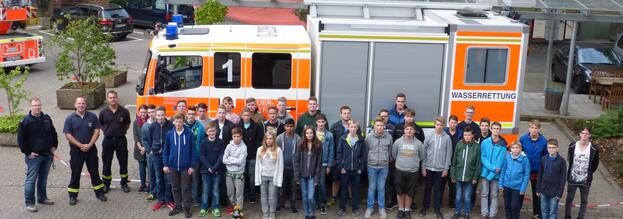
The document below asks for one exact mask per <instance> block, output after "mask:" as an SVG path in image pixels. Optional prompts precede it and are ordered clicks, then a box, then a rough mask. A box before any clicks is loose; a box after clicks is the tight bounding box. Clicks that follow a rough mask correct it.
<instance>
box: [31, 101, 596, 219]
mask: <svg viewBox="0 0 623 219" xmlns="http://www.w3.org/2000/svg"><path fill="white" fill-rule="evenodd" d="M113 94H114V96H115V100H116V93H113ZM108 95H109V96H108V100H109V101H110V100H111V98H110V96H111V93H110V92H109V93H108ZM79 99H80V98H79ZM79 99H77V100H76V108H77V112H78V111H80V110H82V111H84V109H79V104H78V102H79ZM82 101H84V99H82ZM221 103H222V105H220V106H219V107H218V109H217V112H216V118H214V119H211V118H209V117H208V116H207V112H208V107H207V105H206V104H204V103H199V104H197V105H196V106H188V104H187V102H186V101H184V100H181V101H179V102H177V104H176V107H175V113H174V115H173V116H172V117H171V118H170V119H167V118H166V115H167V112H166V111H167V109H166V108H165V107H162V106H154V105H141V106H138V115H137V118H136V119H135V120H134V124H133V125H132V129H133V135H134V158H135V159H136V160H137V161H138V163H139V165H138V166H139V173H140V174H139V175H140V187H139V192H145V193H149V195H148V198H147V200H150V201H156V203H155V204H154V206H153V210H154V211H156V210H159V209H161V208H163V207H168V208H170V209H171V210H170V212H169V215H170V216H174V215H177V214H180V213H184V216H185V217H191V216H192V213H191V207H192V206H193V205H195V206H198V207H200V211H199V215H200V216H207V215H209V214H212V215H213V216H216V217H220V216H221V214H222V213H221V210H220V208H221V203H223V199H222V197H223V195H224V194H226V197H227V199H228V202H229V203H228V205H226V206H227V208H226V209H227V210H226V212H225V213H226V214H232V213H240V212H242V210H243V209H244V206H245V205H244V196H245V195H246V196H248V201H249V202H250V203H255V202H256V200H257V199H256V197H257V196H258V195H259V197H260V202H261V209H262V211H261V212H262V218H265V219H266V218H270V219H273V218H275V217H276V212H277V211H279V210H280V209H284V208H285V202H286V200H288V199H289V201H290V210H291V211H292V213H297V212H298V210H297V208H296V200H297V198H296V196H297V194H299V193H298V192H297V187H300V195H301V197H300V198H301V199H302V202H303V209H304V216H305V218H306V219H308V218H310V219H311V218H316V215H315V211H316V210H317V209H319V210H320V214H322V215H325V214H327V208H328V207H331V206H333V205H336V204H337V205H338V206H339V210H338V213H337V217H342V216H345V215H346V214H347V211H346V209H347V208H346V207H347V204H348V201H349V200H350V201H351V208H352V214H353V215H354V216H355V217H360V216H361V215H360V210H359V202H360V198H359V196H360V194H359V193H360V192H359V188H360V185H361V180H362V178H363V177H364V174H367V178H366V179H367V184H368V189H367V205H366V210H365V213H364V214H363V217H365V218H372V217H375V218H387V217H388V215H387V212H386V209H391V208H394V207H396V206H397V207H398V213H397V218H398V219H403V218H405V219H409V218H411V214H412V211H415V209H416V205H415V203H416V199H418V197H416V196H418V188H417V187H418V184H419V182H420V181H423V182H425V183H424V184H425V186H423V188H424V192H423V194H422V195H421V196H422V199H421V200H422V202H421V203H422V208H421V210H420V211H419V216H421V217H424V216H426V215H427V212H428V210H429V208H430V203H431V196H433V211H434V215H435V217H436V218H444V215H443V214H442V212H441V204H442V197H443V193H444V190H445V186H446V185H448V193H449V196H448V200H449V205H450V207H451V208H454V212H455V213H454V215H453V216H452V218H453V219H454V218H461V217H463V218H469V217H470V211H471V210H472V208H473V207H474V206H475V201H476V191H475V190H476V189H478V188H480V190H479V191H480V196H481V197H480V200H481V203H480V204H481V217H482V218H496V217H497V214H498V196H499V194H498V193H499V191H500V190H503V196H504V200H503V201H504V210H505V216H506V218H511V219H516V218H519V216H520V209H521V206H522V204H523V200H524V198H523V197H524V194H525V192H526V190H527V188H528V184H530V185H531V187H532V189H531V190H532V202H533V217H534V218H557V207H558V202H559V200H560V199H561V198H562V197H563V191H564V187H565V185H567V199H566V202H565V219H567V218H571V217H570V215H571V206H572V203H573V199H574V196H575V192H576V190H577V189H579V190H580V197H581V207H580V210H579V215H578V218H583V217H584V214H585V211H586V206H587V199H588V191H589V188H590V185H591V181H592V174H593V173H594V172H595V170H596V169H597V166H598V163H599V157H598V156H599V155H598V151H597V150H595V146H594V145H592V144H591V140H590V128H588V127H585V128H582V129H581V130H580V140H579V141H577V142H573V143H571V144H570V145H569V148H568V149H569V153H568V156H567V159H565V158H563V157H562V156H561V155H559V154H558V150H559V145H558V141H557V140H556V139H553V138H552V139H546V138H545V137H544V136H543V135H542V134H541V133H540V128H541V125H540V123H539V121H537V120H534V121H531V122H530V124H529V132H528V133H526V134H524V135H522V136H521V137H520V138H519V140H518V141H515V142H511V143H508V142H507V141H506V140H505V139H504V138H503V137H502V136H501V130H502V125H501V124H500V123H499V122H492V121H490V120H489V119H487V118H486V117H482V118H481V119H480V121H479V122H476V121H474V120H473V118H474V115H475V113H476V112H475V108H474V107H473V106H471V105H468V106H467V107H466V109H465V119H464V120H463V121H461V122H459V120H458V117H457V116H456V115H451V116H449V118H448V122H447V123H446V119H445V118H443V117H437V118H435V121H434V130H433V131H432V132H430V133H428V134H425V132H424V131H423V129H422V128H421V127H419V126H418V125H417V124H416V123H415V111H414V110H412V109H411V108H408V107H407V106H406V95H405V94H403V93H399V94H397V95H396V97H395V105H394V106H393V107H392V108H391V109H390V110H386V109H382V110H380V112H379V113H378V115H377V116H376V117H375V118H374V119H373V120H372V121H371V123H370V124H369V126H367V127H368V130H369V131H366V130H365V129H362V128H361V127H362V125H364V124H360V123H359V122H358V121H355V120H353V119H351V108H350V107H349V106H342V107H340V108H339V113H340V119H339V120H338V121H336V122H334V123H333V124H332V125H331V126H329V121H328V120H327V117H326V115H325V114H323V113H321V112H320V110H318V100H317V99H316V98H315V97H310V98H309V99H308V104H307V111H306V112H305V113H303V114H302V115H300V116H299V117H298V120H297V121H295V120H294V119H293V118H292V116H291V115H290V114H289V113H288V112H287V100H286V99H285V98H283V97H280V98H278V99H277V104H276V106H270V107H268V110H267V114H268V118H265V117H264V115H263V114H262V113H260V112H259V111H258V107H257V103H256V100H255V99H254V98H248V99H246V101H245V105H244V107H243V109H242V110H241V113H240V115H237V114H236V113H234V112H233V109H234V102H233V100H232V98H231V97H224V98H223V100H222V102H221ZM32 104H33V101H32V100H31V113H29V115H31V114H32V110H33V107H32ZM117 107H120V106H117ZM83 113H84V112H83ZM86 113H88V111H87V112H86ZM39 114H41V113H40V101H39ZM100 115H102V113H100ZM39 116H41V115H39ZM46 116H47V115H46ZM72 116H73V114H72V115H70V117H72ZM93 116H94V114H93ZM70 117H68V120H70V119H69V118H70ZM47 118H49V116H48V117H47ZM121 120H123V119H120V121H121ZM50 123H51V121H50ZM67 123H68V122H67V121H66V122H65V126H66V127H65V128H64V133H65V134H66V135H67V134H68V133H70V131H71V130H68V128H67ZM94 123H96V124H93V125H91V124H89V127H92V128H100V124H99V123H98V122H97V120H95V121H94ZM124 124H125V123H124ZM52 128H53V126H52ZM105 128H106V127H104V128H103V129H105ZM115 128H125V129H126V130H127V129H129V128H130V127H129V125H128V126H127V127H126V126H119V127H117V126H115ZM105 133H106V132H105ZM54 135H56V133H55V132H54ZM70 135H71V134H70ZM105 135H106V134H105ZM94 139H95V140H97V137H96V136H95V135H94V136H92V138H88V139H85V140H84V141H86V142H89V141H90V142H89V143H84V141H82V143H81V141H79V140H77V139H70V137H69V136H68V140H69V142H70V145H79V144H85V146H84V147H85V148H86V151H85V150H83V149H85V148H83V147H82V146H80V145H79V146H78V147H77V148H78V149H80V150H82V151H83V152H84V153H86V152H87V151H88V149H90V148H91V147H92V146H93V144H94V142H95V140H94ZM23 144H24V145H28V144H29V143H23ZM56 144H58V142H57V143H56ZM20 147H22V144H20ZM26 148H28V147H27V146H26ZM55 148H56V146H55V147H54V148H53V149H55ZM93 148H95V147H93ZM53 149H52V150H50V151H53ZM22 152H23V153H24V154H26V162H27V164H28V165H30V164H29V163H28V161H29V160H28V159H30V158H32V155H31V154H30V153H28V152H29V151H28V150H24V147H22ZM72 153H74V150H72ZM126 153H127V152H126ZM96 154H97V152H95V158H94V159H95V164H96V165H95V166H96V167H95V174H93V173H91V172H92V170H91V168H89V172H90V173H91V179H92V184H93V186H94V189H95V190H96V196H97V197H98V199H100V200H102V201H105V199H106V198H105V196H104V195H103V193H105V192H107V191H108V190H109V186H110V182H109V183H107V184H106V185H102V186H103V187H105V189H103V190H104V191H105V192H101V191H100V192H98V189H99V188H97V187H98V186H99V185H100V183H99V182H97V180H99V175H97V169H96V168H97V155H96ZM80 155H82V154H80ZM102 156H104V155H102ZM117 156H118V157H119V152H117ZM126 156H127V155H126ZM86 158H90V159H93V158H92V157H88V156H87V157H86ZM73 159H74V158H73V157H72V160H73ZM567 160H568V161H569V165H568V167H567ZM85 162H86V163H87V167H89V161H88V159H85ZM119 162H120V165H121V163H122V159H120V160H119ZM126 162H127V160H126ZM72 166H73V165H72ZM121 166H123V165H121ZM126 166H127V164H126ZM81 169H82V163H80V170H81ZM121 174H122V177H123V174H124V171H123V168H122V171H121ZM125 174H126V175H127V170H125ZM45 175H46V176H47V173H46V174H45ZM73 175H74V173H73V168H72V182H73V181H74V176H73ZM421 177H423V178H424V180H420V178H421ZM27 178H28V177H27ZM94 178H95V179H94ZM78 180H79V174H78ZM44 181H45V180H44ZM30 183H31V184H30V185H29V181H28V179H27V182H26V186H25V194H26V205H27V210H29V208H28V207H29V204H30V205H31V206H34V201H33V200H34V194H33V193H34V181H33V182H30ZM38 183H41V180H39V182H38ZM121 183H122V190H123V191H124V192H129V188H127V176H126V179H125V180H124V179H123V178H122V180H121ZM43 184H45V182H43ZM329 185H330V186H331V188H330V190H329V189H328V187H329ZM386 185H387V186H386ZM44 186H45V185H44ZM256 187H259V191H257V189H256ZM37 189H39V191H38V193H37V195H38V198H39V203H40V204H46V203H45V202H51V201H49V200H48V199H47V197H46V195H45V188H43V190H44V191H43V194H40V193H41V189H42V188H41V187H40V186H37ZM71 189H72V184H71V183H70V189H69V192H70V204H72V205H75V204H76V199H75V197H77V191H76V192H75V196H73V199H72V191H71ZM258 192H259V194H257V193H258ZM386 193H387V196H386ZM338 195H339V198H338ZM288 196H289V197H288ZM329 196H330V197H329ZM102 197H103V198H102ZM29 198H30V199H29ZM72 200H73V203H72ZM386 201H387V203H386ZM338 202H339V204H338ZM52 204H53V202H52ZM375 204H376V207H377V208H378V216H377V215H374V208H375ZM35 211H36V209H35ZM247 216H249V215H247ZM252 217H253V216H252Z"/></svg>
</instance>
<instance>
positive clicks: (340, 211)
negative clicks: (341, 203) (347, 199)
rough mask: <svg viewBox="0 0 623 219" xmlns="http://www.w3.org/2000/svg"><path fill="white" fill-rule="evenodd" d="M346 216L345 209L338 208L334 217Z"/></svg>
mask: <svg viewBox="0 0 623 219" xmlns="http://www.w3.org/2000/svg"><path fill="white" fill-rule="evenodd" d="M344 216H346V210H345V209H340V210H339V211H337V217H335V218H340V217H344Z"/></svg>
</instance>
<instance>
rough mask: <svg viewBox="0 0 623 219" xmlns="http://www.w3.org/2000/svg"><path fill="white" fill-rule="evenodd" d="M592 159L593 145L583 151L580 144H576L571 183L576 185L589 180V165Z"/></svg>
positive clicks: (589, 144)
mask: <svg viewBox="0 0 623 219" xmlns="http://www.w3.org/2000/svg"><path fill="white" fill-rule="evenodd" d="M590 157H591V143H588V146H587V147H586V149H584V150H582V149H581V148H580V145H579V144H578V143H575V149H574V152H573V164H571V165H572V166H571V181H572V182H576V183H583V182H586V180H587V179H588V165H589V163H590Z"/></svg>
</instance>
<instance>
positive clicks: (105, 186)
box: [102, 185, 110, 194]
mask: <svg viewBox="0 0 623 219" xmlns="http://www.w3.org/2000/svg"><path fill="white" fill-rule="evenodd" d="M102 191H103V192H104V194H108V191H110V185H104V188H103V190H102Z"/></svg>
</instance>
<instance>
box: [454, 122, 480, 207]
mask: <svg viewBox="0 0 623 219" xmlns="http://www.w3.org/2000/svg"><path fill="white" fill-rule="evenodd" d="M473 133H474V130H473V129H472V128H471V127H466V128H465V130H463V140H461V141H459V142H458V143H457V144H456V149H455V150H454V154H453V155H452V166H451V167H450V178H451V179H452V182H453V183H456V198H455V201H454V204H455V208H454V209H455V210H454V216H452V219H456V218H459V217H460V216H461V198H463V206H462V207H463V214H464V218H466V219H469V211H470V210H471V208H472V206H471V205H472V200H471V198H472V192H474V184H476V183H477V182H478V177H479V176H480V170H481V163H480V145H478V143H476V142H475V141H474V134H473Z"/></svg>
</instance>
